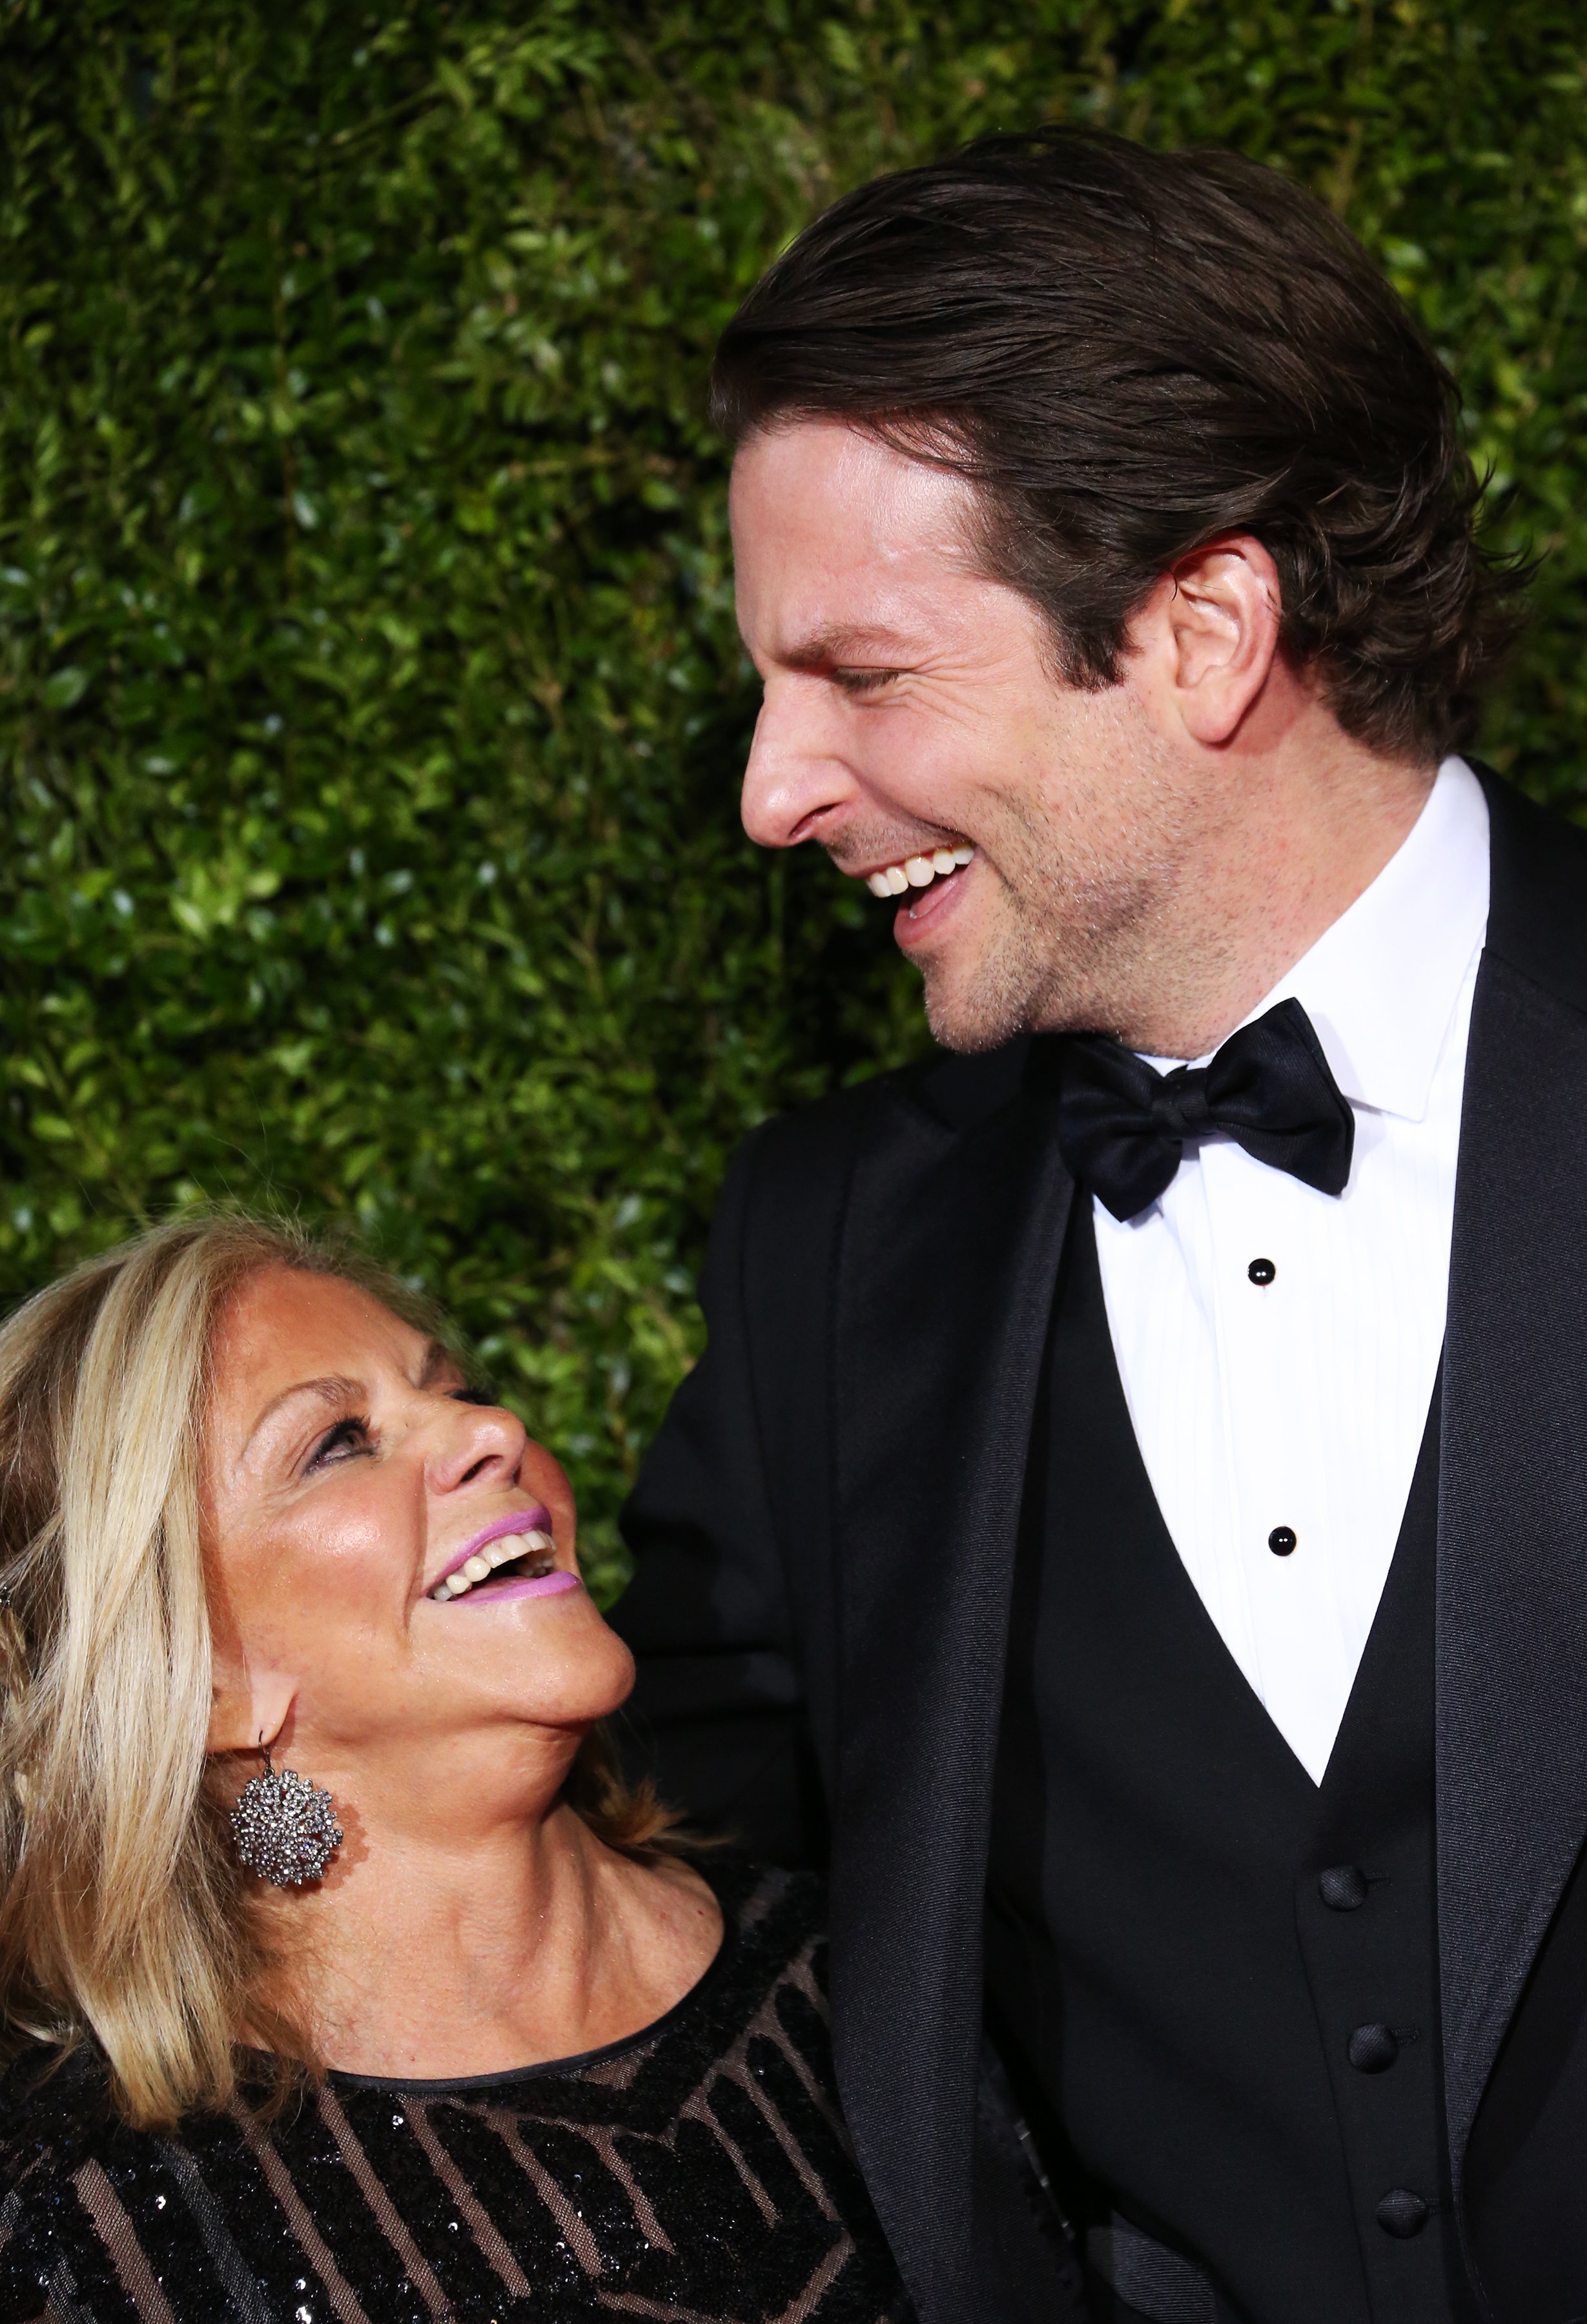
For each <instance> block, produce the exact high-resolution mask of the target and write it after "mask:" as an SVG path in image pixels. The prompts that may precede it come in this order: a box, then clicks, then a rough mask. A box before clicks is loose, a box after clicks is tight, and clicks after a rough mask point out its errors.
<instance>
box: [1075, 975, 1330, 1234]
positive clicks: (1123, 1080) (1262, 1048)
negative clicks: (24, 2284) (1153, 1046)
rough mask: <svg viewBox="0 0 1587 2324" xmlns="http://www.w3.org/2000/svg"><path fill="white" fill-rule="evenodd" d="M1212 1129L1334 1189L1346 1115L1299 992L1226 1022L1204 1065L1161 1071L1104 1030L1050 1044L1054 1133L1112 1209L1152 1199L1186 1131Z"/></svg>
mask: <svg viewBox="0 0 1587 2324" xmlns="http://www.w3.org/2000/svg"><path fill="white" fill-rule="evenodd" d="M1210 1130H1223V1132H1224V1133H1225V1135H1226V1136H1228V1137H1230V1138H1232V1139H1235V1140H1236V1142H1237V1143H1238V1144H1240V1145H1241V1146H1243V1147H1244V1148H1245V1150H1246V1152H1247V1153H1248V1154H1250V1155H1254V1157H1256V1159H1257V1160H1258V1161H1259V1162H1265V1163H1267V1164H1268V1166H1269V1168H1271V1169H1274V1170H1287V1171H1288V1172H1289V1174H1290V1176H1292V1177H1295V1178H1303V1179H1305V1181H1306V1185H1308V1186H1315V1187H1317V1188H1319V1189H1320V1190H1321V1192H1322V1193H1323V1194H1342V1193H1343V1192H1344V1186H1345V1181H1346V1180H1347V1179H1348V1178H1349V1176H1350V1157H1351V1148H1352V1146H1353V1145H1354V1143H1355V1116H1354V1115H1353V1114H1352V1112H1351V1110H1350V1107H1349V1105H1348V1104H1347V1103H1346V1102H1345V1100H1344V1099H1343V1098H1342V1096H1341V1095H1340V1093H1339V1085H1338V1084H1337V1083H1336V1082H1335V1080H1334V1078H1333V1074H1331V1073H1330V1072H1329V1070H1328V1060H1327V1058H1326V1057H1325V1056H1324V1055H1323V1051H1322V1047H1321V1045H1320V1043H1319V1042H1318V1039H1317V1037H1316V1035H1315V1032H1313V1030H1312V1020H1311V1019H1310V1018H1309V1017H1308V1016H1307V1015H1306V1010H1304V1009H1303V1008H1302V1007H1301V1005H1300V1003H1299V1001H1279V1003H1278V1007H1277V1008H1276V1009H1269V1011H1268V1013H1267V1015H1266V1016H1265V1017H1259V1018H1258V1019H1257V1020H1256V1023H1255V1024H1254V1025H1242V1026H1241V1028H1240V1030H1239V1032H1238V1033H1231V1034H1230V1036H1229V1038H1228V1039H1227V1040H1226V1041H1225V1042H1224V1044H1223V1047H1222V1048H1221V1049H1220V1050H1219V1051H1218V1052H1217V1054H1216V1056H1213V1058H1212V1059H1211V1060H1210V1062H1209V1063H1208V1064H1206V1065H1176V1066H1175V1068H1174V1071H1173V1072H1172V1073H1171V1074H1159V1073H1158V1070H1157V1068H1156V1067H1155V1066H1154V1065H1148V1064H1147V1062H1146V1059H1145V1058H1144V1057H1138V1056H1136V1055H1135V1052H1134V1051H1133V1050H1132V1049H1127V1048H1125V1047H1124V1046H1123V1044H1122V1042H1120V1041H1115V1040H1112V1039H1111V1038H1110V1037H1109V1036H1108V1035H1107V1034H1105V1033H1077V1034H1071V1035H1070V1036H1069V1037H1067V1038H1066V1040H1064V1041H1063V1042H1061V1043H1060V1044H1059V1055H1058V1143H1059V1145H1060V1146H1061V1147H1062V1148H1063V1151H1064V1159H1065V1161H1066V1163H1067V1164H1068V1166H1069V1167H1070V1169H1071V1170H1072V1171H1073V1172H1074V1174H1075V1177H1076V1178H1080V1179H1084V1182H1085V1184H1086V1185H1088V1186H1089V1187H1090V1188H1091V1190H1092V1192H1093V1194H1100V1195H1101V1197H1102V1199H1103V1202H1104V1203H1106V1204H1107V1206H1108V1208H1109V1210H1110V1211H1112V1213H1113V1216H1114V1217H1115V1218H1116V1219H1132V1218H1133V1217H1134V1216H1135V1213H1137V1211H1144V1210H1145V1208H1146V1206H1147V1204H1148V1203H1155V1202H1156V1201H1157V1199H1158V1195H1159V1194H1161V1193H1162V1192H1163V1189H1164V1188H1165V1187H1166V1186H1167V1185H1170V1184H1171V1183H1172V1181H1173V1177H1174V1174H1175V1172H1176V1170H1177V1169H1178V1167H1179V1161H1180V1157H1181V1155H1182V1154H1183V1153H1184V1150H1185V1141H1186V1139H1187V1138H1204V1137H1206V1135H1207V1133H1208V1132H1209V1131H1210Z"/></svg>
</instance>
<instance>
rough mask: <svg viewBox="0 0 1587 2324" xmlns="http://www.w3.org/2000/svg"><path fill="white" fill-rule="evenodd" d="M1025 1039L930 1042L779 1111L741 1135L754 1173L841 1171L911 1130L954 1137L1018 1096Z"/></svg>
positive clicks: (1025, 1055)
mask: <svg viewBox="0 0 1587 2324" xmlns="http://www.w3.org/2000/svg"><path fill="white" fill-rule="evenodd" d="M1030 1047H1031V1045H1030V1041H1029V1037H1028V1036H1027V1035H1024V1034H1021V1035H1020V1036H1019V1037H1017V1038H1016V1039H1014V1040H1012V1041H1007V1042H1005V1043H1004V1044H1003V1045H1002V1046H1001V1047H1000V1048H996V1049H988V1050H985V1051H983V1053H982V1054H980V1055H979V1056H953V1055H951V1054H950V1053H948V1052H946V1051H944V1050H937V1051H936V1052H935V1053H934V1054H933V1055H932V1056H927V1057H922V1058H919V1059H918V1060H917V1061H916V1062H915V1063H914V1064H912V1065H903V1066H900V1067H897V1068H895V1069H894V1070H893V1071H892V1072H890V1073H885V1074H876V1075H875V1076H874V1077H873V1078H872V1080H870V1081H865V1082H857V1083H855V1084H853V1086H852V1087H851V1088H848V1089H843V1090H835V1091H834V1092H833V1093H832V1094H831V1095H830V1096H829V1097H825V1098H821V1099H819V1100H817V1102H816V1103H815V1104H814V1105H807V1106H801V1107H800V1108H799V1109H798V1111H797V1112H794V1113H788V1114H780V1115H779V1116H778V1117H777V1118H776V1119H775V1120H771V1121H768V1122H763V1123H762V1124H761V1128H760V1129H759V1130H754V1131H752V1134H751V1137H750V1139H748V1140H747V1141H746V1148H747V1149H748V1150H749V1151H751V1152H752V1153H753V1154H754V1156H755V1158H756V1166H757V1175H759V1174H761V1173H764V1172H767V1171H770V1172H772V1173H774V1174H776V1175H779V1176H781V1175H784V1174H789V1175H792V1174H800V1173H806V1172H809V1171H812V1170H814V1171H815V1172H817V1174H818V1175H821V1174H826V1173H831V1172H834V1171H837V1172H839V1173H846V1169H847V1167H848V1165H849V1164H850V1162H851V1161H852V1159H853V1156H854V1155H855V1154H857V1153H859V1152H862V1151H863V1150H865V1149H866V1148H870V1147H872V1146H875V1145H877V1144H880V1143H885V1142H887V1141H888V1140H889V1139H892V1138H894V1137H897V1136H900V1135H906V1136H907V1135H909V1132H910V1131H911V1130H912V1131H914V1132H916V1133H918V1132H920V1131H922V1130H924V1131H926V1132H927V1133H928V1134H929V1133H930V1132H932V1131H936V1132H937V1133H938V1134H939V1135H941V1136H946V1137H953V1136H955V1135H957V1134H959V1133H961V1132H963V1131H964V1130H973V1129H975V1128H976V1127H978V1125H979V1124H980V1123H981V1122H983V1121H985V1120H990V1119H991V1118H992V1115H993V1114H995V1113H999V1112H1001V1111H1002V1109H1003V1108H1004V1107H1005V1106H1007V1105H1010V1104H1012V1103H1014V1102H1016V1101H1017V1100H1018V1098H1019V1096H1020V1092H1021V1090H1022V1088H1023V1085H1024V1078H1025V1070H1026V1065H1027V1061H1028V1059H1029V1054H1030Z"/></svg>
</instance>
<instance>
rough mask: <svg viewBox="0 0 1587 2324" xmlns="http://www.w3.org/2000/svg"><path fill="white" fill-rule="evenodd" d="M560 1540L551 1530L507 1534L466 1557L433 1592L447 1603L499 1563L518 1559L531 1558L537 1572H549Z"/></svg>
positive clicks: (431, 1594)
mask: <svg viewBox="0 0 1587 2324" xmlns="http://www.w3.org/2000/svg"><path fill="white" fill-rule="evenodd" d="M556 1546H557V1545H556V1543H555V1542H554V1541H553V1540H552V1539H551V1536H550V1535H549V1533H540V1531H539V1530H538V1529H537V1530H536V1531H535V1532H533V1533H507V1534H503V1535H502V1536H501V1538H500V1540H498V1541H487V1542H486V1544H485V1545H484V1548H483V1549H476V1550H475V1553H474V1555H473V1556H472V1557H470V1558H466V1559H465V1561H464V1563H462V1564H461V1565H460V1566H459V1567H458V1568H457V1572H455V1573H448V1574H447V1578H446V1580H445V1581H444V1582H437V1583H436V1586H435V1588H434V1589H433V1590H432V1591H430V1593H429V1594H430V1596H431V1597H432V1598H438V1599H439V1600H441V1601H442V1603H443V1604H444V1603H445V1602H446V1600H447V1599H448V1598H461V1597H463V1596H464V1595H465V1593H466V1591H470V1590H472V1589H473V1587H474V1585H475V1582H484V1580H485V1578H486V1577H487V1575H489V1574H491V1573H493V1572H494V1571H495V1569H496V1567H497V1566H498V1565H511V1564H512V1563H513V1562H514V1561H515V1560H516V1559H518V1558H523V1559H526V1560H528V1561H530V1563H531V1566H532V1569H533V1571H534V1572H536V1573H537V1574H538V1573H540V1572H549V1571H550V1566H551V1561H552V1558H553V1556H554V1554H555V1551H556Z"/></svg>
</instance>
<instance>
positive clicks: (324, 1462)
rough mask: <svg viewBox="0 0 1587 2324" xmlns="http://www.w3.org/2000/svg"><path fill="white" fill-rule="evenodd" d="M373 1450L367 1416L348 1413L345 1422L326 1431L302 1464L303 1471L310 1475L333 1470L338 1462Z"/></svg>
mask: <svg viewBox="0 0 1587 2324" xmlns="http://www.w3.org/2000/svg"><path fill="white" fill-rule="evenodd" d="M373 1449H374V1448H373V1446H372V1445H371V1443H370V1435H369V1421H368V1418H367V1416H365V1415H364V1414H361V1413H349V1415H348V1416H347V1417H346V1420H338V1421H337V1424H336V1425H335V1426H334V1427H333V1428H328V1429H327V1430H326V1432H325V1434H324V1435H323V1436H322V1437H321V1438H320V1440H319V1442H318V1444H316V1446H315V1447H314V1450H313V1452H310V1454H309V1458H308V1461H307V1462H305V1464H304V1466H305V1471H306V1472H307V1473H309V1474H310V1475H312V1474H313V1472H314V1471H316V1470H317V1469H329V1468H333V1467H334V1466H335V1465H336V1464H337V1462H339V1461H346V1460H350V1459H352V1458H354V1457H355V1455H356V1454H358V1453H361V1452H371V1451H372V1450H373Z"/></svg>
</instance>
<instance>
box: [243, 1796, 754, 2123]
mask: <svg viewBox="0 0 1587 2324" xmlns="http://www.w3.org/2000/svg"><path fill="white" fill-rule="evenodd" d="M353 1840H354V1845H353V1846H352V1847H350V1848H349V1849H346V1850H345V1851H344V1859H343V1860H340V1861H338V1863H337V1865H336V1866H334V1867H333V1868H332V1870H331V1873H330V1874H329V1876H328V1877H327V1879H326V1881H325V1883H324V1885H323V1886H322V1887H321V1888H320V1889H319V1890H318V1891H317V1892H314V1893H309V1892H304V1893H301V1894H293V1893H288V1894H285V1895H280V1896H272V1897H270V1898H269V1899H268V1900H264V1911H265V1930H264V1936H265V1941H266V1944H267V1946H268V1947H269V1949H270V1950H271V1952H272V1956H273V1958H274V1960H275V1962H276V1964H277V1969H276V1973H275V1974H274V1975H273V1976H272V1979H271V1984H270V1988H269V1990H268V1991H267V1994H266V1999H267V2001H268V2002H269V2003H270V2005H271V2006H272V2008H273V2009H279V2010H280V2011H281V2014H282V2015H284V2016H286V2017H287V2018H288V2020H289V2021H290V2022H292V2023H294V2024H300V2025H302V2026H303V2028H304V2031H305V2033H306V2034H307V2035H308V2036H309V2039H310V2041H311V2043H312V2046H313V2049H314V2052H315V2053H316V2055H317V2056H318V2060H319V2061H320V2062H321V2063H323V2064H325V2065H327V2066H329V2067H332V2068H338V2069H340V2070H343V2071H346V2072H350V2073H359V2074H374V2075H380V2076H383V2077H387V2076H389V2077H391V2078H392V2079H393V2080H402V2079H411V2080H416V2081H437V2080H451V2079H453V2078H455V2077H459V2076H464V2075H469V2074H489V2073H500V2072H505V2071H508V2070H511V2069H512V2068H513V2067H516V2066H528V2065H536V2064H540V2063H542V2062H544V2061H546V2060H548V2059H552V2058H562V2057H572V2056H577V2055H578V2054H579V2053H581V2052H584V2051H586V2050H595V2049H600V2048H602V2047H603V2046H604V2044H605V2043H609V2042H615V2041H620V2040H622V2039H623V2037H624V2036H625V2035H627V2034H630V2033H638V2032H640V2031H641V2029H642V2028H643V2027H644V2026H646V2025H649V2024H653V2023H654V2021H655V2020H656V2019H657V2018H658V2017H660V2016H661V2015H664V2014H665V2012H666V2011H667V2010H668V2009H669V2008H670V2007H671V2006H673V2004H674V2003H675V2002H677V2001H678V2000H680V1999H681V1998H682V1997H683V1995H684V1994H685V1993H687V1991H688V1989H689V1987H691V1986H692V1985H694V1984H695V1983H696V1982H697V1980H698V1978H700V1977H701V1976H702V1975H703V1974H704V1972H705V1970H706V1968H707V1967H708V1966H709V1964H710V1962H711V1960H712V1959H713V1958H714V1956H715V1952H716V1950H717V1947H718V1945H719V1944H720V1942H721V1934H722V1920H721V1914H720V1911H719V1909H718V1907H717V1904H716V1901H715V1896H714V1895H712V1893H711V1891H710V1889H709V1887H708V1886H706V1882H705V1881H704V1880H702V1879H701V1878H700V1877H699V1875H698V1874H697V1873H695V1872H692V1871H689V1870H688V1869H687V1868H686V1867H683V1866H681V1865H660V1866H650V1865H641V1864H636V1863H634V1862H633V1861H632V1859H630V1858H626V1857H623V1856H619V1855H617V1854H616V1853H615V1851H614V1850H613V1849H609V1848H607V1847H606V1846H604V1843H603V1842H601V1841H600V1840H597V1839H596V1838H595V1834H594V1833H593V1832H592V1831H590V1830H589V1828H588V1827H587V1825H586V1824H585V1823H584V1822H583V1821H582V1820H581V1819H580V1818H579V1817H578V1816H577V1814H576V1813H575V1812H574V1811H573V1810H572V1809H571V1808H569V1807H567V1806H566V1805H565V1804H564V1805H558V1806H556V1807H554V1808H553V1809H552V1810H551V1811H550V1812H549V1814H547V1815H545V1816H544V1817H537V1818H533V1819H531V1820H530V1821H526V1822H522V1823H510V1824H503V1825H501V1826H499V1827H496V1828H494V1829H492V1830H489V1831H476V1832H473V1833H458V1834H456V1835H453V1834H447V1835H438V1834H428V1835H427V1834H424V1833H414V1832H412V1831H383V1830H379V1829H375V1830H363V1831H358V1832H357V1833H356V1834H355V1835H353Z"/></svg>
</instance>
